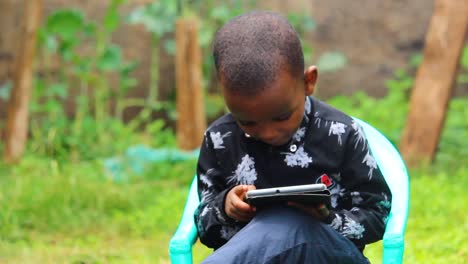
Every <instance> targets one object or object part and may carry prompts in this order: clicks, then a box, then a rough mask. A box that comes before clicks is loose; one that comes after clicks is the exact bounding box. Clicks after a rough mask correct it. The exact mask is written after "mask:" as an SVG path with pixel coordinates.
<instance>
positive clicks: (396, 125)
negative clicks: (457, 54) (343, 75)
mask: <svg viewBox="0 0 468 264" xmlns="http://www.w3.org/2000/svg"><path fill="white" fill-rule="evenodd" d="M467 47H468V46H467ZM466 50H467V49H466V47H465V52H466ZM462 60H463V58H462ZM421 62H422V57H421V56H420V55H419V54H416V55H414V56H412V57H411V59H410V63H409V68H408V70H403V69H398V70H396V71H395V73H394V78H392V79H390V80H387V81H386V83H385V85H386V87H387V90H388V92H387V95H386V96H384V97H382V98H374V97H371V96H369V95H367V94H366V93H364V92H362V91H361V92H357V93H355V94H353V95H352V96H335V97H333V98H331V99H329V100H328V103H330V104H331V105H333V106H335V107H337V108H339V109H340V110H342V111H344V112H346V113H348V114H350V115H352V116H355V117H358V118H360V119H363V120H365V121H366V122H368V123H370V124H372V125H373V126H374V127H376V128H377V129H379V130H380V131H382V132H383V133H384V134H385V135H386V136H387V137H388V138H389V139H390V141H391V142H392V143H393V144H394V145H395V146H398V143H399V142H400V138H401V136H402V131H403V128H404V125H405V122H406V118H407V114H408V110H409V97H410V95H411V94H410V93H411V88H412V87H413V84H414V74H415V69H416V67H417V66H418V65H419V64H420V63H421ZM461 63H462V65H463V62H461ZM467 69H468V68H467ZM462 74H463V73H461V75H462ZM467 104H468V97H467V96H464V97H455V98H452V99H451V100H450V102H449V106H448V110H447V115H446V120H445V123H444V128H443V130H442V134H441V137H440V140H439V146H438V151H437V155H436V159H437V160H438V161H439V162H442V163H444V164H450V166H453V167H459V166H463V165H464V164H460V160H459V159H458V157H467V156H468V145H467V143H466V140H465V138H467V137H468V108H466V105H467ZM462 163H463V162H462ZM447 167H448V165H447Z"/></svg>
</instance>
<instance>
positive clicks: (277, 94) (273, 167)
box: [195, 12, 391, 263]
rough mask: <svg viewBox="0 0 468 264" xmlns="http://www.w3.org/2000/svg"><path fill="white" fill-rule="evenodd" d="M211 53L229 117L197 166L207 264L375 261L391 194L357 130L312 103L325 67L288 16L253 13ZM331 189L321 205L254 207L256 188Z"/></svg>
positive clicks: (215, 129) (213, 132) (210, 132)
mask: <svg viewBox="0 0 468 264" xmlns="http://www.w3.org/2000/svg"><path fill="white" fill-rule="evenodd" d="M213 55H214V61H215V66H216V71H217V76H218V79H219V81H220V83H221V85H222V92H223V95H224V99H225V103H226V105H227V107H228V108H229V110H230V113H229V114H227V115H225V116H223V117H221V118H219V119H218V120H216V121H215V122H214V123H213V124H212V125H211V126H210V127H209V128H208V129H207V131H206V133H205V137H204V142H203V144H202V148H201V153H200V157H199V160H198V167H197V175H198V186H199V196H200V199H201V203H200V206H199V207H198V209H197V210H196V212H195V221H196V224H197V228H198V233H199V237H200V240H201V242H202V243H204V244H205V245H207V246H208V247H212V248H214V249H215V251H214V253H213V254H212V255H211V256H209V257H208V258H207V259H206V260H205V261H204V263H367V259H366V258H365V257H364V256H363V255H362V253H361V252H362V250H363V249H364V246H365V245H366V244H368V243H372V242H374V241H377V240H380V239H381V238H382V236H383V233H384V229H385V222H386V218H387V216H388V214H389V211H390V207H391V204H390V203H391V193H390V190H389V188H388V186H387V184H386V183H385V180H384V178H383V176H382V174H381V172H380V170H379V168H378V167H377V165H376V162H375V160H374V158H373V157H372V153H371V152H370V149H369V146H368V144H367V141H366V138H365V135H364V134H363V132H362V130H361V128H360V127H359V125H358V124H357V123H356V122H354V121H353V119H352V118H351V117H349V116H347V115H346V114H344V113H342V112H340V111H338V110H336V109H334V108H332V107H331V106H329V105H327V104H325V103H323V102H321V101H319V100H317V99H315V98H313V97H309V95H311V94H312V93H313V91H314V87H315V84H316V82H317V68H316V67H315V66H311V67H309V68H307V69H306V70H305V71H304V58H303V52H302V47H301V44H300V41H299V38H298V35H297V33H296V31H295V30H294V29H293V28H292V27H291V25H290V24H289V23H288V22H287V20H286V19H285V18H283V17H282V16H280V15H277V14H275V13H271V12H251V13H247V14H244V15H241V16H239V17H236V18H234V19H233V20H231V21H229V22H228V23H227V24H226V25H224V26H223V27H222V28H221V29H220V30H219V31H218V32H217V34H216V36H215V39H214V44H213ZM311 183H325V184H326V185H327V186H328V189H329V190H330V191H331V193H332V201H331V208H327V207H325V206H323V205H316V206H306V205H301V204H288V206H279V205H278V206H276V207H269V208H267V209H261V208H255V207H252V206H250V205H249V204H248V203H246V202H245V194H246V192H247V191H248V190H253V189H260V188H268V187H277V186H290V185H300V184H311Z"/></svg>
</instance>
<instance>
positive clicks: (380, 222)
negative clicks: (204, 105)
mask: <svg viewBox="0 0 468 264" xmlns="http://www.w3.org/2000/svg"><path fill="white" fill-rule="evenodd" d="M197 176H198V193H199V196H200V200H201V201H200V205H199V207H198V208H197V210H196V212H195V222H196V225H197V229H198V234H199V237H200V240H201V242H202V243H203V244H205V245H207V246H208V247H212V248H215V249H216V248H218V247H220V246H222V245H223V244H224V243H226V241H228V240H229V239H230V238H231V237H232V236H234V235H235V234H236V233H237V232H238V231H239V230H240V229H241V228H242V227H243V226H245V223H240V222H236V221H234V220H233V219H230V218H229V217H228V216H227V215H226V213H225V211H224V199H225V196H226V194H227V192H228V191H229V190H230V189H231V188H233V187H234V186H236V185H239V184H253V185H255V186H256V187H257V189H261V188H269V187H278V186H289V185H299V184H311V183H325V184H326V185H327V186H328V189H329V190H330V192H331V194H332V200H331V212H330V217H329V219H328V220H329V221H328V224H329V225H330V226H331V227H332V228H334V229H335V230H337V231H338V232H339V233H341V234H342V235H343V236H345V237H347V238H349V239H350V240H351V241H353V242H354V243H355V244H356V245H357V246H358V247H363V246H364V245H365V244H369V243H372V242H375V241H377V240H380V239H382V236H383V233H384V230H385V223H386V219H387V216H388V214H389V212H390V207H391V193H390V190H389V188H388V186H387V184H386V182H385V180H384V178H383V176H382V173H381V172H380V170H379V168H378V166H377V164H376V162H375V160H374V158H373V156H372V153H371V152H370V149H369V146H368V143H367V140H366V138H365V135H364V133H363V131H362V129H361V127H360V126H359V125H358V124H357V123H356V122H355V121H354V120H353V119H352V118H351V117H349V116H348V115H346V114H344V113H342V112H340V111H339V110H337V109H334V108H333V107H331V106H329V105H327V104H325V103H324V102H321V101H319V100H318V99H315V98H313V97H307V98H306V107H305V113H304V118H303V120H302V123H301V126H300V128H299V129H298V130H297V131H296V133H295V135H294V136H293V138H292V139H291V141H290V143H288V144H286V145H284V146H281V147H273V146H270V145H267V144H265V143H262V142H260V141H257V140H255V139H253V138H250V137H249V136H248V135H246V134H245V133H244V132H243V131H242V130H241V129H240V128H239V126H238V125H237V123H236V121H235V120H234V119H233V117H232V116H231V115H230V114H227V115H225V116H223V117H221V118H219V119H218V120H216V121H215V122H214V123H213V124H212V125H211V126H210V127H209V128H208V129H207V130H206V132H205V136H204V141H203V144H202V147H201V152H200V157H199V160H198V166H197Z"/></svg>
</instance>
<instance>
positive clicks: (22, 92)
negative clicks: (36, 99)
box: [4, 0, 42, 163]
mask: <svg viewBox="0 0 468 264" xmlns="http://www.w3.org/2000/svg"><path fill="white" fill-rule="evenodd" d="M41 11H42V0H30V1H28V2H27V3H26V5H25V16H24V18H25V23H24V27H23V30H22V32H23V38H22V41H21V45H20V48H19V50H18V59H17V61H16V67H15V68H16V69H15V75H14V80H13V84H14V86H13V90H12V92H11V96H10V100H9V104H8V116H7V127H6V134H5V137H6V138H5V142H6V144H5V150H4V158H5V161H6V162H8V163H12V162H15V161H17V160H19V158H20V157H21V154H22V153H23V151H24V147H25V144H26V138H27V134H28V104H29V98H30V94H31V84H32V71H33V62H34V55H35V50H36V39H37V29H38V26H39V23H40V16H41Z"/></svg>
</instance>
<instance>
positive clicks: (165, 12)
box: [127, 1, 177, 38]
mask: <svg viewBox="0 0 468 264" xmlns="http://www.w3.org/2000/svg"><path fill="white" fill-rule="evenodd" d="M176 14H177V11H176V6H175V3H172V4H168V3H167V1H162V2H161V1H157V2H152V3H150V4H148V5H145V6H142V7H138V8H136V9H135V10H133V11H132V12H131V13H130V15H129V16H128V17H127V20H128V21H129V22H130V23H132V24H143V26H145V28H146V30H148V31H149V32H151V33H153V34H155V35H156V36H157V37H158V38H161V37H162V36H163V35H164V34H165V33H168V32H172V31H174V21H175V18H176Z"/></svg>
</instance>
